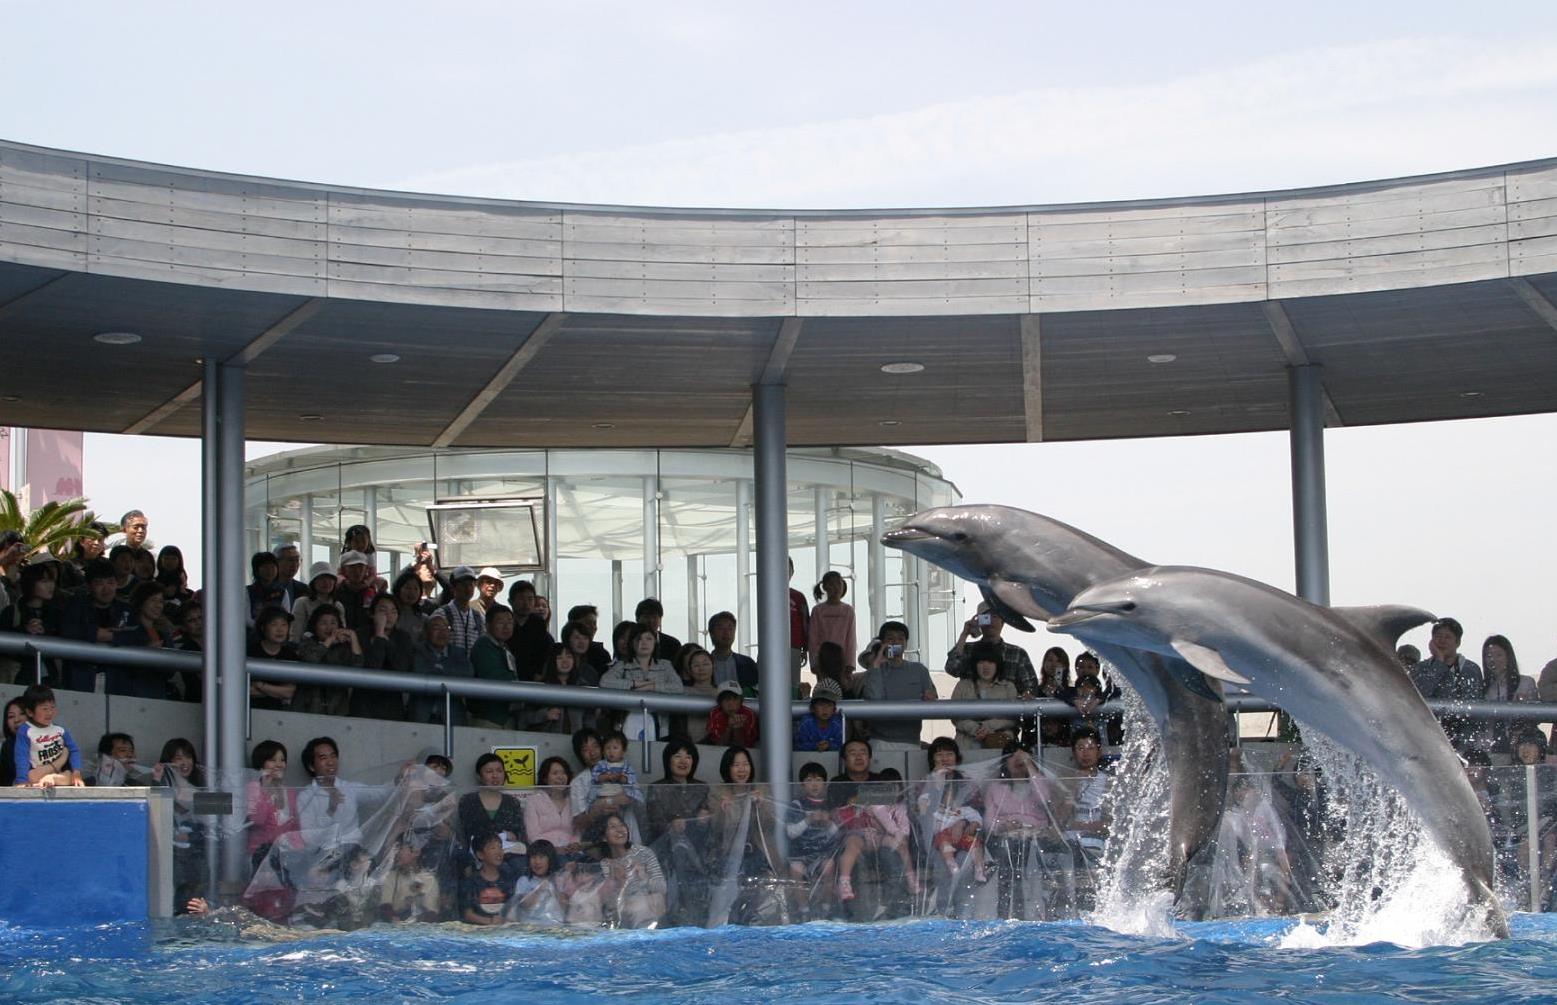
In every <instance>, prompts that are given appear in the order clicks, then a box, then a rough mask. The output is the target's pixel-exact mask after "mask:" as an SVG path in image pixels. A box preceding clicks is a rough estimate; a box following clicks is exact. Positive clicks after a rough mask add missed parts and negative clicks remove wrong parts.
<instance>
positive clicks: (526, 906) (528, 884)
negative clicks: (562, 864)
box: [505, 838, 567, 925]
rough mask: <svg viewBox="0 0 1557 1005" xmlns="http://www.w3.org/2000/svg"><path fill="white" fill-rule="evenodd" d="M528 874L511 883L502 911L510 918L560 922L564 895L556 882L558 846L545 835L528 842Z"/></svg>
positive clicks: (564, 911)
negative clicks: (510, 891) (506, 901)
mask: <svg viewBox="0 0 1557 1005" xmlns="http://www.w3.org/2000/svg"><path fill="white" fill-rule="evenodd" d="M529 858H530V874H529V875H528V876H524V877H521V878H520V879H519V880H517V881H516V882H515V883H514V893H513V896H512V897H511V898H510V899H509V901H508V908H507V910H506V911H505V914H506V915H507V918H508V920H509V921H524V922H529V923H530V924H532V925H560V924H562V923H563V922H564V921H565V920H566V918H567V898H566V897H564V896H563V894H562V891H561V890H560V889H559V888H558V886H557V876H556V872H557V849H556V846H555V845H553V844H552V843H551V842H550V841H547V840H545V839H544V838H543V839H541V840H538V841H532V842H530V852H529Z"/></svg>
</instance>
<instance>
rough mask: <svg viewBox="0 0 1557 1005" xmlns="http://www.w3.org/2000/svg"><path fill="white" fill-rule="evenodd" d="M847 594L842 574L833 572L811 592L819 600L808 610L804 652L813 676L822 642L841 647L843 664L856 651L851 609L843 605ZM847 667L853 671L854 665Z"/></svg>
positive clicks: (850, 664)
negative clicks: (808, 626) (807, 627)
mask: <svg viewBox="0 0 1557 1005" xmlns="http://www.w3.org/2000/svg"><path fill="white" fill-rule="evenodd" d="M848 592H849V584H848V583H846V582H844V580H843V575H842V574H841V573H839V572H837V571H836V570H832V571H829V572H828V573H827V574H826V575H824V576H823V577H822V581H821V582H820V583H817V584H816V588H815V589H814V590H812V591H811V595H812V596H813V597H815V598H816V600H817V601H818V603H817V605H816V606H815V607H813V608H811V623H810V624H811V627H810V630H809V631H808V632H807V634H806V639H807V641H806V653H807V656H808V658H809V659H810V662H811V668H812V672H813V673H814V672H815V669H816V664H817V653H818V652H819V651H820V650H821V648H822V644H823V643H824V642H835V643H837V644H838V645H839V646H842V647H843V651H844V654H845V655H844V659H845V660H846V661H847V660H848V659H849V658H850V654H852V653H854V652H856V648H857V646H856V642H855V637H854V608H853V607H851V606H849V605H848V604H846V603H844V602H843V598H844V596H845V595H847V594H848ZM824 597H825V599H824ZM847 668H848V669H851V670H852V669H853V668H854V664H853V663H849V664H848V667H847Z"/></svg>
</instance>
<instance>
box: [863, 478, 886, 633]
mask: <svg viewBox="0 0 1557 1005" xmlns="http://www.w3.org/2000/svg"><path fill="white" fill-rule="evenodd" d="M886 532H887V501H886V499H885V498H883V497H882V495H881V493H880V492H872V493H871V494H870V543H869V544H868V545H867V546H866V547H867V548H868V549H869V555H870V619H869V621H867V622H866V623H867V624H870V625H876V626H880V624H881V623H882V622H883V621H885V620H887V546H886V545H884V544H882V543H881V535H883V534H885V533H886Z"/></svg>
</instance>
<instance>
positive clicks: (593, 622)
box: [568, 604, 611, 676]
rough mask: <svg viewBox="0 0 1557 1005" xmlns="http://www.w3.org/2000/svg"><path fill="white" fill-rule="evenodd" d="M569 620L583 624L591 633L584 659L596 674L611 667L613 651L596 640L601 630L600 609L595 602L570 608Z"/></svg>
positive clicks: (585, 629)
mask: <svg viewBox="0 0 1557 1005" xmlns="http://www.w3.org/2000/svg"><path fill="white" fill-rule="evenodd" d="M568 621H569V622H570V623H572V624H576V625H579V626H581V627H582V628H583V629H584V631H585V632H587V633H588V635H589V639H590V642H589V651H588V653H587V654H586V655H585V657H584V660H585V662H587V663H588V664H589V665H590V666H591V667H593V668H594V670H595V674H596V676H598V675H600V674H603V673H605V672H606V671H607V670H609V669H611V651H610V650H609V649H607V648H606V647H605V646H603V645H601V644H600V643H599V642H596V641H595V634H596V633H597V632H599V631H600V611H599V609H597V608H596V607H595V605H594V604H579V605H578V606H576V607H570V608H568Z"/></svg>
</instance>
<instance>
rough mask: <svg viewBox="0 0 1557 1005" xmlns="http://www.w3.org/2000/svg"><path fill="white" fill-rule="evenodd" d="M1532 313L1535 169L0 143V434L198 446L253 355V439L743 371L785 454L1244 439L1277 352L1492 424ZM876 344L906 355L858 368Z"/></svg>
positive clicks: (1349, 380) (502, 408)
mask: <svg viewBox="0 0 1557 1005" xmlns="http://www.w3.org/2000/svg"><path fill="white" fill-rule="evenodd" d="M1554 302H1557V165H1554V164H1552V163H1550V162H1543V163H1539V164H1531V165H1516V166H1512V167H1506V168H1492V169H1485V170H1480V171H1471V172H1462V173H1458V174H1455V175H1449V176H1435V177H1431V178H1416V179H1404V180H1400V181H1396V182H1388V183H1368V184H1361V185H1357V186H1342V187H1340V188H1337V189H1326V190H1314V191H1306V192H1290V193H1269V194H1264V195H1255V196H1226V197H1211V198H1207V199H1204V200H1174V201H1163V202H1161V203H1133V204H1129V205H1116V206H1101V207H1099V206H1091V207H1033V208H1027V209H1000V210H966V211H908V212H904V211H881V212H879V213H869V212H861V213H836V214H826V213H794V212H789V213H785V212H777V211H775V212H771V213H756V212H749V211H742V212H740V213H735V212H731V213H719V212H699V211H692V210H675V211H671V210H649V209H643V210H621V209H610V208H602V207H543V206H536V205H533V204H520V203H501V202H482V201H479V200H456V199H447V200H444V199H438V198H434V197H425V196H414V197H413V196H404V195H399V194H396V193H370V192H362V191H360V190H345V189H326V188H322V187H320V186H310V185H300V184H294V183H287V182H276V181H270V180H263V179H245V178H238V177H233V176H225V175H214V174H207V173H203V172H194V171H188V170H184V169H176V168H162V167H157V166H155V165H143V164H131V163H128V162H123V161H115V160H111V159H105V158H94V157H87V156H83V155H77V154H66V153H61V152H57V151H42V150H38V149H36V148H27V147H20V146H17V145H14V144H0V345H3V346H4V349H5V356H4V358H5V363H4V365H3V367H0V424H15V425H25V426H37V427H55V428H72V429H87V430H94V431H107V432H126V431H129V432H150V433H158V434H169V435H198V434H199V427H200V410H199V407H198V405H199V386H198V384H199V378H200V374H201V370H200V367H199V365H198V362H197V361H199V360H203V359H206V358H215V359H218V360H224V361H225V360H232V361H241V362H244V363H245V364H246V365H247V369H248V386H247V403H248V404H247V428H246V432H247V435H248V436H249V437H250V438H252V439H271V440H292V441H312V442H334V443H382V444H418V445H424V444H425V445H438V446H557V447H567V446H667V447H668V446H729V445H741V444H743V443H745V442H748V441H749V434H750V414H749V404H750V391H749V388H750V385H751V384H752V383H753V382H755V381H758V380H764V379H766V380H782V381H783V382H784V383H786V384H787V386H788V438H789V442H790V443H792V444H794V445H797V446H800V445H818V446H821V445H849V444H910V443H958V442H966V443H972V442H1021V441H1029V440H1081V439H1095V438H1107V437H1132V436H1155V435H1181V434H1196V433H1222V432H1242V431H1255V430H1270V429H1280V428H1285V426H1286V425H1287V381H1286V368H1287V367H1289V366H1292V365H1302V364H1305V363H1314V364H1318V365H1320V366H1322V367H1323V368H1324V370H1323V375H1324V386H1325V390H1326V393H1327V396H1328V402H1327V412H1328V415H1329V418H1330V421H1331V422H1332V423H1336V422H1340V423H1346V424H1369V423H1391V422H1410V421H1422V420H1431V419H1447V418H1463V417H1471V416H1490V415H1510V414H1520V413H1529V412H1546V411H1554V410H1557V309H1554V308H1553V306H1552V305H1553V303H1554ZM105 331H130V332H135V333H137V334H139V335H141V336H142V341H140V342H139V343H137V344H135V345H129V346H108V345H100V344H98V343H95V342H93V341H92V338H91V336H92V335H94V334H96V333H100V332H105ZM383 353H392V354H395V355H397V356H399V357H400V359H399V362H397V363H393V364H377V363H373V362H370V361H369V357H370V356H372V355H374V354H383ZM1163 355H1170V356H1172V357H1174V359H1173V360H1172V361H1171V362H1164V363H1153V362H1150V361H1149V360H1148V357H1151V356H1163ZM898 361H913V362H918V363H922V364H923V365H924V370H923V371H922V372H918V373H913V374H903V375H891V374H885V373H883V372H882V371H881V367H882V365H883V364H885V363H889V362H898ZM304 416H308V417H310V418H304Z"/></svg>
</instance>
